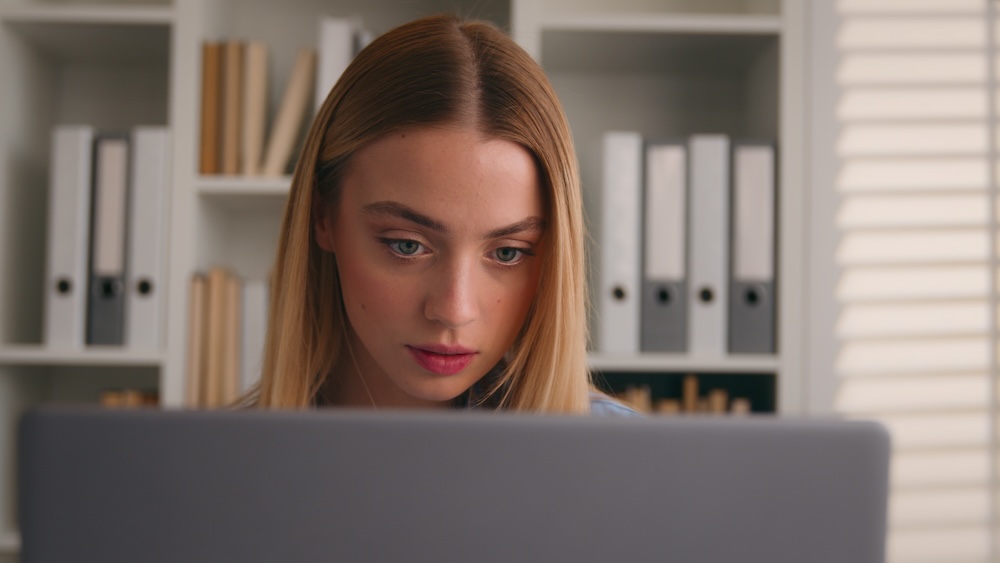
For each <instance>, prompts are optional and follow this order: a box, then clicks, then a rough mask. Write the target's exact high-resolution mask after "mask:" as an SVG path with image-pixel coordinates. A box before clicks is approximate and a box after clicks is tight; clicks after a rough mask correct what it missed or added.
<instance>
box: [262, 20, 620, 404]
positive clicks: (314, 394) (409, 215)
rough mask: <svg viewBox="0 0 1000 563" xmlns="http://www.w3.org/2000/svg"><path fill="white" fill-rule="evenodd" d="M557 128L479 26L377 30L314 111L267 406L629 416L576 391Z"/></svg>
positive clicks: (572, 261) (298, 181) (504, 44)
mask: <svg viewBox="0 0 1000 563" xmlns="http://www.w3.org/2000/svg"><path fill="white" fill-rule="evenodd" d="M583 244H584V227H583V217H582V202H581V195H580V181H579V178H578V173H577V162H576V156H575V154H574V151H573V146H572V141H571V138H570V132H569V127H568V126H567V123H566V119H565V116H564V115H563V112H562V109H561V106H560V104H559V102H558V100H557V98H556V95H555V93H554V92H553V90H552V87H551V85H550V84H549V82H548V80H547V79H546V77H545V75H544V74H543V72H542V70H541V69H540V68H539V66H538V65H537V64H536V63H535V62H534V61H533V60H532V59H531V58H530V57H529V56H528V55H527V54H526V53H525V52H524V51H523V50H522V49H521V48H520V47H519V46H518V45H517V44H516V43H515V42H514V41H512V40H511V39H510V38H508V37H507V36H506V35H504V34H503V33H502V32H500V31H499V30H497V29H496V28H495V27H493V26H492V25H490V24H488V23H483V22H463V21H462V20H459V19H457V18H455V17H451V16H434V17H427V18H423V19H420V20H416V21H413V22H411V23H408V24H405V25H403V26H400V27H398V28H396V29H394V30H392V31H390V32H388V33H386V34H385V35H383V36H381V37H379V38H378V39H376V40H375V41H374V42H372V43H371V44H370V45H369V46H368V47H367V48H366V49H364V50H363V51H362V52H361V53H360V54H359V55H358V56H357V58H356V59H355V61H354V62H353V63H352V64H351V65H350V66H349V67H348V68H347V70H346V71H345V72H344V75H343V76H342V77H341V79H340V80H339V82H338V83H337V84H336V86H335V87H334V88H333V90H332V91H331V92H330V94H329V96H328V97H327V99H326V101H325V102H324V104H323V106H322V108H321V109H320V111H319V113H318V115H317V116H316V118H315V121H314V122H313V124H312V127H311V129H310V131H309V134H308V137H307V139H306V142H305V144H304V147H303V150H302V154H301V157H300V159H299V162H298V164H297V166H296V168H295V175H294V179H293V183H292V188H291V193H290V195H289V200H288V204H287V207H286V210H285V216H284V220H283V225H282V229H281V238H280V241H279V246H278V255H277V260H276V264H275V269H274V272H273V277H272V289H271V308H270V315H271V317H270V318H271V323H270V327H269V330H268V335H267V344H266V349H265V351H264V366H263V373H262V378H261V382H260V385H259V387H258V388H257V389H256V390H255V393H254V394H253V395H252V396H251V398H250V400H251V401H253V402H254V403H255V404H256V405H257V406H259V407H262V408H305V407H310V406H327V405H344V406H355V407H368V408H373V407H374V408H382V407H411V408H422V407H456V406H461V407H466V408H476V407H479V408H493V409H501V410H510V411H528V412H550V413H588V412H595V413H597V412H599V413H619V412H620V413H627V412H630V411H629V410H628V409H626V408H625V407H623V406H621V405H620V404H618V403H616V402H614V401H612V400H610V399H608V398H607V397H605V396H603V395H600V394H598V393H595V392H593V391H592V389H591V385H590V380H589V375H588V368H587V358H586V342H587V331H586V323H587V320H586V311H585V303H586V290H585V269H584V247H583Z"/></svg>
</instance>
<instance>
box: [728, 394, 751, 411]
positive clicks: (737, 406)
mask: <svg viewBox="0 0 1000 563" xmlns="http://www.w3.org/2000/svg"><path fill="white" fill-rule="evenodd" d="M750 411H751V408H750V399H747V398H746V397H735V398H734V399H733V404H732V405H731V407H730V412H732V414H734V415H747V414H750Z"/></svg>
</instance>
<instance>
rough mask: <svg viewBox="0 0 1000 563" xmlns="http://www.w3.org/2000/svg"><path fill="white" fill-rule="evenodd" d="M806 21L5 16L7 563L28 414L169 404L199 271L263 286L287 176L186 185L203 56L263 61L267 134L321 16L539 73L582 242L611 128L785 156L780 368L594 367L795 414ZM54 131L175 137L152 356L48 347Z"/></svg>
mask: <svg viewBox="0 0 1000 563" xmlns="http://www.w3.org/2000/svg"><path fill="white" fill-rule="evenodd" d="M802 9H803V8H802V7H801V5H800V4H799V3H797V2H793V1H786V2H784V3H783V2H781V1H780V0H699V1H695V0H412V1H409V2H405V3H400V2H394V1H391V0H377V1H370V0H284V1H282V2H276V1H273V0H173V1H170V0H152V1H150V0H105V1H104V2H88V1H85V0H59V1H57V0H0V75H2V76H4V77H5V79H4V80H3V81H0V123H3V124H4V126H3V127H2V128H0V555H2V554H3V553H5V552H11V553H12V552H16V551H17V549H18V545H19V541H18V539H17V537H18V536H17V534H16V529H17V525H16V507H15V497H16V483H15V476H14V467H15V462H16V460H15V458H14V452H15V445H16V444H15V436H16V434H15V432H16V427H17V420H18V417H19V415H20V414H21V413H22V412H23V411H24V410H25V409H27V408H30V407H32V406H35V405H39V404H46V403H51V402H96V397H98V396H99V393H100V390H101V389H102V388H104V387H108V386H122V385H126V384H134V385H137V386H154V387H156V388H158V390H159V393H160V397H161V401H162V403H163V404H164V405H165V406H167V407H179V406H181V404H182V397H183V396H184V389H183V385H184V379H185V378H184V366H185V353H186V352H185V346H186V338H185V332H186V328H187V319H186V314H187V302H188V296H187V292H188V282H189V279H190V276H191V274H192V273H193V272H196V271H204V270H206V269H207V268H208V267H210V266H212V265H215V264H221V265H225V266H227V267H229V268H230V269H232V270H233V271H235V272H236V273H237V274H239V275H241V276H243V277H246V278H251V279H253V278H263V277H266V276H267V274H268V271H269V269H270V266H271V261H272V260H273V256H274V250H275V246H276V242H277V231H278V226H279V224H280V220H281V214H282V211H283V206H284V203H285V200H286V198H287V193H288V187H289V185H290V183H291V178H290V177H289V176H283V177H279V178H264V179H259V178H242V177H219V176H215V177H206V176H200V175H199V174H198V172H197V163H198V158H197V157H198V149H199V121H200V115H199V112H200V78H201V72H200V68H201V43H202V42H203V41H205V40H209V39H211V40H220V39H227V38H242V39H255V40H262V41H264V42H266V43H267V44H268V47H269V58H270V66H271V71H270V77H269V86H268V100H269V101H268V104H269V118H271V117H273V114H274V112H275V110H276V108H277V104H278V101H279V100H280V97H281V93H282V90H283V88H284V85H285V83H286V82H287V79H288V75H289V72H290V69H291V65H292V61H293V59H294V53H295V51H296V50H297V49H298V48H299V47H302V46H310V45H314V44H315V42H316V19H317V17H318V16H320V15H333V16H361V18H362V19H363V21H364V22H365V25H366V27H368V28H369V29H371V30H372V31H373V32H375V33H379V32H382V31H385V30H387V29H389V28H391V27H393V26H395V25H398V24H400V23H403V22H404V21H407V20H410V19H412V18H414V17H418V16H420V15H424V14H429V13H436V12H444V11H458V12H459V13H461V14H463V15H467V16H476V17H484V18H486V19H491V20H493V21H495V22H497V23H498V24H499V25H500V26H501V27H503V28H506V29H510V30H511V32H512V35H513V36H514V37H515V39H517V40H518V41H519V42H520V43H521V44H522V45H523V46H524V47H525V48H526V49H527V50H528V51H529V52H530V53H531V54H532V55H533V56H535V57H536V59H537V60H539V61H540V62H541V63H542V65H543V66H544V67H545V68H546V71H547V72H548V73H549V75H550V77H551V79H552V81H553V84H554V85H555V87H556V89H557V91H558V92H559V94H560V97H561V99H562V101H563V103H564V105H565V107H566V110H567V113H568V115H569V118H570V121H571V125H572V128H573V133H574V137H575V142H576V146H577V150H578V153H579V156H580V162H581V174H582V178H583V183H584V196H585V197H584V199H585V205H586V207H587V215H588V220H589V221H590V224H591V226H593V225H597V224H599V219H600V209H599V206H598V205H597V202H598V201H599V197H598V196H599V189H600V184H599V178H600V170H599V166H600V162H601V160H600V155H599V152H598V149H599V139H600V135H601V134H602V133H603V131H605V130H608V129H629V128H631V129H635V130H638V131H641V132H642V133H643V134H644V135H649V136H683V135H688V134H691V133H693V132H696V131H697V132H700V131H702V130H704V129H706V128H707V129H717V130H721V131H724V132H730V133H732V134H734V135H737V134H738V135H755V136H759V137H769V138H775V139H778V141H779V146H780V148H779V154H780V162H781V170H780V183H781V186H782V187H781V193H780V197H779V199H780V200H781V206H782V207H781V211H782V213H781V225H780V233H781V236H780V241H781V243H780V250H779V259H778V262H779V264H780V272H779V280H778V282H779V284H780V287H781V291H782V296H781V299H780V303H779V310H780V317H779V320H778V324H779V327H781V329H780V340H779V349H780V353H779V354H778V355H775V356H767V357H744V356H735V357H724V358H697V357H689V356H687V355H639V356H635V357H615V356H605V355H596V354H595V355H593V356H592V357H591V359H590V364H591V367H592V369H595V370H599V371H608V372H611V371H617V372H641V373H644V374H649V373H655V372H669V373H688V372H712V373H746V374H768V373H772V374H775V376H776V378H777V379H778V382H779V384H778V385H776V387H777V389H778V393H779V397H778V404H779V405H780V408H781V409H782V410H783V411H788V412H795V411H797V410H799V409H800V408H801V400H800V399H799V394H800V391H801V388H802V385H803V384H802V382H801V380H800V377H801V369H800V367H799V366H800V364H801V358H800V356H801V352H800V350H801V342H800V336H799V332H800V330H799V328H801V327H802V326H804V323H803V320H802V318H801V317H802V315H803V313H801V310H802V307H801V302H800V301H801V295H802V294H803V289H802V287H803V282H804V277H803V276H802V274H801V263H802V261H803V246H802V245H803V244H804V243H802V242H801V240H802V238H803V237H802V236H801V234H802V233H803V227H802V225H801V224H800V222H801V221H802V219H801V217H800V215H801V213H800V211H801V210H802V209H804V208H805V207H804V205H803V200H804V197H803V195H802V190H803V187H802V186H803V181H802V178H803V174H802V170H801V169H800V168H799V167H800V165H799V164H796V163H797V162H801V161H802V160H804V159H803V158H802V156H803V154H802V153H803V151H804V149H803V148H802V147H803V143H802V142H801V139H802V138H803V135H802V133H801V131H800V128H801V123H802V122H803V120H802V115H801V112H802V108H803V107H804V106H803V97H804V96H803V94H802V88H801V81H802V80H801V74H802V72H803V71H802V69H801V68H800V67H801V62H800V61H798V59H797V58H796V57H797V56H798V55H796V49H800V50H801V48H802V44H803V40H802V37H801V35H802V33H803V25H802V24H801V22H800V20H804V17H803V16H802V13H801V10H802ZM778 99H780V100H781V103H780V104H779V103H778V102H777V100H778ZM61 123H89V124H92V125H94V126H95V127H97V128H99V129H105V130H108V129H110V130H127V129H128V128H130V127H132V126H135V125H140V124H143V125H148V124H152V125H157V124H159V125H168V126H169V127H170V129H171V131H172V135H173V155H172V171H173V178H172V185H171V187H170V188H171V193H170V196H169V199H170V203H169V213H168V217H169V225H170V226H169V242H168V247H169V254H168V257H167V259H168V264H169V269H168V272H167V280H166V288H165V289H166V291H167V307H166V309H167V318H166V345H165V347H164V349H162V350H155V351H132V350H107V349H105V350H90V349H87V350H81V351H57V350H51V349H47V348H46V347H45V346H43V345H42V342H41V340H42V338H41V335H42V321H41V316H42V311H43V290H42V287H43V285H44V284H43V277H44V264H45V261H44V258H45V257H44V253H45V248H46V241H45V236H46V229H45V218H46V215H47V186H48V184H47V181H48V158H49V139H50V132H51V130H52V128H53V126H55V125H56V124H61ZM591 238H592V239H594V240H599V233H597V232H596V231H595V232H592V234H591ZM591 250H592V251H595V250H596V249H591ZM592 256H599V255H598V254H597V253H596V252H592ZM595 266H596V265H595ZM595 266H592V267H591V270H594V271H596V270H597V268H596V267H595Z"/></svg>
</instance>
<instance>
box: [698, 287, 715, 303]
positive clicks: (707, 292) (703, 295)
mask: <svg viewBox="0 0 1000 563" xmlns="http://www.w3.org/2000/svg"><path fill="white" fill-rule="evenodd" d="M698 298H699V299H701V302H702V303H711V302H712V301H713V300H714V299H715V293H714V292H712V288H710V287H703V288H701V291H699V292H698Z"/></svg>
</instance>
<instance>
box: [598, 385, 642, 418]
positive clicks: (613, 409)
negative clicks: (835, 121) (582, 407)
mask: <svg viewBox="0 0 1000 563" xmlns="http://www.w3.org/2000/svg"><path fill="white" fill-rule="evenodd" d="M590 414H592V415H596V416H642V414H641V413H639V411H637V410H635V409H633V408H632V407H629V406H627V405H626V404H624V403H622V402H621V401H618V400H616V399H613V398H611V397H609V396H607V395H605V394H604V393H601V392H600V391H591V392H590Z"/></svg>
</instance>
